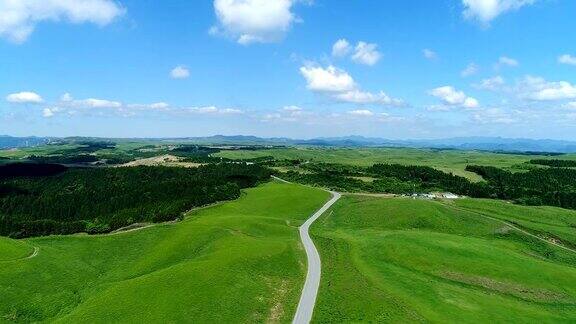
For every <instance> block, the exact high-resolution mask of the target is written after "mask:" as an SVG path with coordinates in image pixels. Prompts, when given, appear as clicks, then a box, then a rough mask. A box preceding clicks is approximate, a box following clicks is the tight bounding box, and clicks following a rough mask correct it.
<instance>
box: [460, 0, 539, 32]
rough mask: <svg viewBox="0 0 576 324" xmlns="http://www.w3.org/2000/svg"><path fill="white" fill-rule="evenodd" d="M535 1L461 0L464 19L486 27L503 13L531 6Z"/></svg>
mask: <svg viewBox="0 0 576 324" xmlns="http://www.w3.org/2000/svg"><path fill="white" fill-rule="evenodd" d="M534 2H536V0H462V4H463V5H464V17H465V18H467V19H475V20H478V21H479V22H480V23H482V24H484V25H486V26H488V25H490V22H491V21H492V20H493V19H495V18H496V17H498V16H500V15H501V14H503V13H506V12H509V11H513V10H518V9H520V8H522V7H524V6H526V5H531V4H533V3H534Z"/></svg>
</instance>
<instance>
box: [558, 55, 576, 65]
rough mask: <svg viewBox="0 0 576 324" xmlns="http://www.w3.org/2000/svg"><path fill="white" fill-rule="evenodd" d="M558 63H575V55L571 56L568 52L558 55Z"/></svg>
mask: <svg viewBox="0 0 576 324" xmlns="http://www.w3.org/2000/svg"><path fill="white" fill-rule="evenodd" d="M558 63H561V64H568V65H576V56H572V55H570V54H564V55H560V56H559V57H558Z"/></svg>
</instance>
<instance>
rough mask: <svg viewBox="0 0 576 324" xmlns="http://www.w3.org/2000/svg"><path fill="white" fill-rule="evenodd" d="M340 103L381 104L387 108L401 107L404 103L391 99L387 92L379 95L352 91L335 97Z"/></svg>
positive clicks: (381, 92)
mask: <svg viewBox="0 0 576 324" xmlns="http://www.w3.org/2000/svg"><path fill="white" fill-rule="evenodd" d="M334 98H336V99H337V100H338V101H341V102H348V103H355V104H380V105H385V106H387V105H388V106H401V105H403V104H404V102H403V101H402V100H400V99H395V98H391V97H390V96H388V95H387V94H386V93H385V92H383V91H380V92H378V93H371V92H365V91H360V90H352V91H347V92H343V93H339V94H337V95H335V96H334Z"/></svg>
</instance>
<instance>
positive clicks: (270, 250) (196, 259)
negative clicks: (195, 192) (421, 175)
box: [0, 183, 329, 323]
mask: <svg viewBox="0 0 576 324" xmlns="http://www.w3.org/2000/svg"><path fill="white" fill-rule="evenodd" d="M328 196H329V194H328V193H325V192H323V191H320V190H315V189H310V188H306V187H302V186H298V185H289V184H280V183H269V184H266V185H263V186H260V187H257V188H254V189H248V190H245V191H244V193H243V195H242V197H241V198H240V199H239V200H237V201H233V202H229V203H224V204H220V205H218V206H215V207H210V208H205V209H199V210H196V211H193V212H191V213H190V214H188V216H187V217H186V218H185V220H184V221H182V222H179V223H176V224H164V225H157V226H154V227H150V228H145V229H141V230H139V231H133V232H129V233H121V234H117V235H105V236H87V235H72V236H50V237H42V238H34V239H27V240H23V241H11V240H8V239H2V240H0V250H1V251H2V254H0V259H2V260H13V261H0V262H1V263H0V321H3V320H7V321H12V320H15V321H25V322H30V321H32V322H34V321H50V322H67V323H71V322H73V323H78V322H89V323H110V322H119V321H121V322H163V323H166V322H190V321H193V322H220V323H229V322H265V321H281V322H288V321H290V320H291V318H292V316H293V313H294V311H295V307H296V305H297V301H298V298H299V293H300V290H301V286H302V283H303V281H304V274H305V257H304V252H303V251H302V250H301V248H300V244H299V236H298V231H297V228H296V227H297V226H298V225H300V224H301V223H302V222H303V220H305V219H306V218H308V217H309V216H310V215H311V214H312V213H313V212H314V211H315V210H316V209H317V208H319V207H320V206H321V205H322V204H323V203H324V202H325V201H326V200H327V199H328ZM21 244H23V245H30V246H34V247H38V248H39V252H38V255H37V256H36V257H33V258H30V259H21V260H16V259H18V258H21V257H22V256H27V255H29V254H30V253H31V249H30V248H29V247H26V246H23V247H22V248H19V245H21ZM4 247H8V248H10V250H8V249H6V251H5V249H4Z"/></svg>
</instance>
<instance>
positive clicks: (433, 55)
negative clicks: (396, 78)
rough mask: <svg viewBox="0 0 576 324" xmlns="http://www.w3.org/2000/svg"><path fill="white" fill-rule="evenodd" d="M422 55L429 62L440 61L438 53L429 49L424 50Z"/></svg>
mask: <svg viewBox="0 0 576 324" xmlns="http://www.w3.org/2000/svg"><path fill="white" fill-rule="evenodd" d="M422 55H424V58H426V59H427V60H436V59H438V54H436V52H434V51H433V50H431V49H429V48H425V49H423V50H422Z"/></svg>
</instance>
